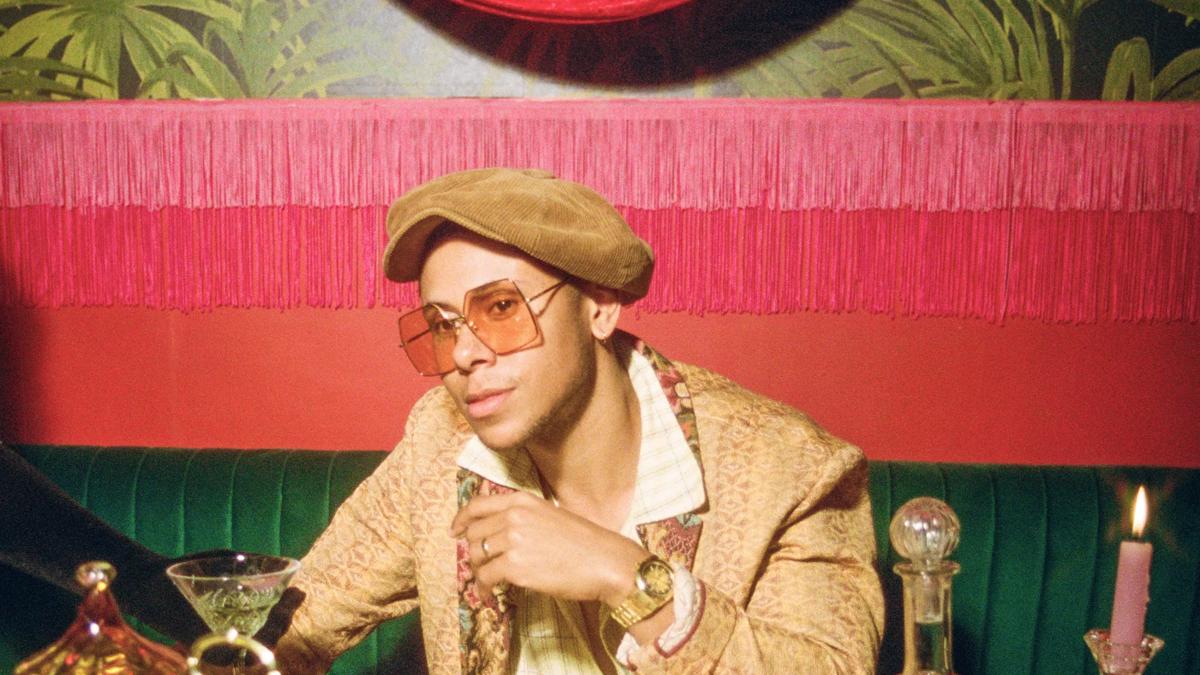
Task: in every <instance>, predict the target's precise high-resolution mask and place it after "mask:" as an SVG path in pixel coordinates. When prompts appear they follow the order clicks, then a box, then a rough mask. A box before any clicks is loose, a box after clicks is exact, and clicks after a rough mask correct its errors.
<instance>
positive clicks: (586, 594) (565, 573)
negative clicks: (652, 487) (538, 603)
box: [451, 492, 649, 606]
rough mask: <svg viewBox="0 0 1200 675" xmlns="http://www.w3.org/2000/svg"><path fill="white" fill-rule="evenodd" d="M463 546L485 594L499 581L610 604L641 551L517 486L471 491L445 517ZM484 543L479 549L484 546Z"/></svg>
mask: <svg viewBox="0 0 1200 675" xmlns="http://www.w3.org/2000/svg"><path fill="white" fill-rule="evenodd" d="M451 534H452V535H453V536H454V537H456V538H465V539H466V540H467V543H468V545H469V551H470V560H471V567H472V569H473V570H474V571H475V582H476V584H477V586H478V588H479V592H480V593H481V594H483V595H484V596H485V597H487V596H490V595H491V594H492V591H493V589H495V588H496V587H497V586H498V585H500V584H505V583H507V584H511V585H514V586H520V587H522V588H526V589H529V590H532V591H536V592H538V593H543V594H545V595H549V596H552V597H556V598H561V599H563V600H577V601H585V602H586V601H600V602H604V603H605V604H608V605H609V606H614V605H616V604H618V603H620V602H621V600H623V599H624V598H625V596H627V595H628V594H629V593H630V591H632V590H633V585H634V576H635V572H636V568H637V565H638V563H639V562H641V561H642V560H643V559H645V558H646V556H648V555H649V553H648V552H647V551H646V550H645V549H644V548H642V547H641V546H639V545H638V544H637V543H635V542H633V541H631V540H629V539H628V538H626V537H623V536H621V535H620V534H618V533H616V532H613V531H611V530H607V529H604V528H603V527H600V526H599V525H596V524H595V523H593V522H591V521H589V520H587V519H586V518H583V517H580V516H578V515H576V514H574V513H571V512H570V511H567V510H565V509H561V508H558V507H556V506H554V505H553V504H551V503H550V502H548V501H546V500H544V499H538V498H537V497H534V496H532V495H530V494H527V493H524V492H512V493H508V494H503V495H486V496H480V497H475V498H474V499H472V500H471V501H470V502H469V503H468V504H467V505H466V506H465V507H463V508H462V509H461V510H460V511H459V512H458V515H456V516H455V517H454V522H453V523H452V524H451ZM485 543H486V550H485Z"/></svg>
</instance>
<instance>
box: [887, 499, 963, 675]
mask: <svg viewBox="0 0 1200 675" xmlns="http://www.w3.org/2000/svg"><path fill="white" fill-rule="evenodd" d="M888 534H889V536H890V537H891V540H892V547H893V548H895V549H896V552H897V553H899V554H900V555H901V556H903V557H905V558H908V562H901V563H896V565H895V566H894V567H893V568H892V569H893V570H895V572H896V574H898V575H900V579H901V581H902V582H903V584H904V672H903V673H902V675H932V674H933V673H938V674H948V673H953V672H954V669H953V665H952V652H953V649H952V644H951V633H952V631H951V629H952V627H953V623H952V621H951V608H952V602H951V593H950V587H951V577H953V576H954V575H955V574H957V573H958V569H959V567H958V563H955V562H952V561H949V560H946V558H947V557H948V556H949V555H950V554H951V553H953V552H954V549H956V548H957V547H958V534H959V524H958V515H957V514H955V513H954V509H951V508H950V506H949V505H947V504H946V503H945V502H943V501H941V500H939V499H934V498H932V497H918V498H916V499H913V500H910V501H909V502H907V503H906V504H904V506H901V507H900V509H899V510H898V511H896V515H895V516H894V517H893V518H892V524H891V526H890V527H889V528H888Z"/></svg>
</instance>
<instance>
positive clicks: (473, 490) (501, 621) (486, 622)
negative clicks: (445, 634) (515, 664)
mask: <svg viewBox="0 0 1200 675" xmlns="http://www.w3.org/2000/svg"><path fill="white" fill-rule="evenodd" d="M512 491H513V490H512V488H507V487H504V486H503V485H497V484H496V483H493V482H492V481H490V480H487V479H486V478H483V477H482V476H480V475H479V474H476V473H474V472H472V471H468V470H466V469H460V470H459V472H458V507H459V508H460V509H461V508H462V507H464V506H466V505H467V502H469V501H470V500H471V498H472V497H475V496H477V495H494V494H504V493H507V492H512ZM456 556H457V566H456V572H457V577H458V621H459V634H458V635H459V638H458V639H459V645H458V646H459V655H460V656H461V658H462V672H463V673H464V674H469V675H498V674H500V673H507V672H508V658H509V652H510V650H511V645H512V616H513V606H512V603H510V602H508V598H507V596H506V595H505V594H497V595H496V597H494V598H492V599H491V600H489V601H487V602H484V600H483V599H482V598H480V597H479V593H478V592H477V590H476V588H475V575H474V572H472V570H471V562H470V554H469V552H468V550H467V541H466V540H465V539H459V540H458V544H457V552H456Z"/></svg>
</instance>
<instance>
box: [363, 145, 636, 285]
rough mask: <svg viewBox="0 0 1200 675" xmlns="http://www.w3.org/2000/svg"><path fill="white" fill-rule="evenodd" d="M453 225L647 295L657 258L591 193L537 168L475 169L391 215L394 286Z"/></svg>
mask: <svg viewBox="0 0 1200 675" xmlns="http://www.w3.org/2000/svg"><path fill="white" fill-rule="evenodd" d="M445 221H450V222H452V223H454V224H456V225H459V226H461V227H463V228H464V229H467V230H470V231H472V232H474V233H476V234H479V235H481V236H484V237H487V238H488V239H493V240H495V241H498V242H501V243H504V244H508V245H509V246H513V247H515V248H517V249H519V250H521V251H523V252H525V253H526V254H527V255H529V256H530V257H533V258H536V259H537V260H540V261H542V262H544V263H546V264H548V265H550V266H552V267H556V268H558V269H560V270H562V271H564V272H566V273H568V274H570V275H572V276H575V277H578V278H580V279H583V280H585V281H591V282H593V283H595V284H599V285H600V286H604V287H606V288H611V289H614V290H616V291H619V292H620V293H621V294H622V296H623V299H624V301H625V302H633V301H634V300H637V299H638V298H641V297H642V296H644V295H646V291H647V290H648V289H649V287H650V276H651V274H652V273H653V271H654V253H653V252H652V251H651V250H650V246H649V244H647V243H646V242H644V241H642V239H641V238H639V237H638V236H637V235H636V234H634V233H633V230H631V229H629V224H628V223H626V222H625V219H624V218H622V217H621V214H619V213H617V210H616V209H614V208H613V207H612V205H611V204H609V203H608V202H607V201H605V200H604V198H603V197H601V196H600V195H598V194H596V192H595V191H593V190H592V189H590V188H588V187H585V186H583V185H580V184H579V183H572V182H570V181H565V180H560V179H558V178H555V177H554V174H552V173H550V172H548V171H541V170H538V169H504V168H490V169H472V170H470V171H459V172H457V173H451V174H447V175H445V176H442V177H440V178H435V179H433V180H431V181H429V182H428V183H425V184H423V185H419V186H417V187H415V188H413V189H412V190H410V191H409V192H407V193H405V194H404V196H402V197H400V198H399V199H397V200H396V202H395V203H393V204H392V207H391V208H390V209H388V215H387V231H388V245H387V249H385V250H384V252H383V270H384V274H386V275H387V277H388V278H389V279H391V280H392V281H415V280H416V279H417V278H418V277H419V276H420V274H421V263H422V260H421V255H422V253H423V252H424V249H425V240H426V239H427V238H428V237H429V235H430V233H431V232H433V230H434V229H435V228H436V227H437V226H438V225H440V224H442V223H443V222H445Z"/></svg>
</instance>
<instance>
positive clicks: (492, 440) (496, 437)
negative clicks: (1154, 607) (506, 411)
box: [471, 421, 529, 452]
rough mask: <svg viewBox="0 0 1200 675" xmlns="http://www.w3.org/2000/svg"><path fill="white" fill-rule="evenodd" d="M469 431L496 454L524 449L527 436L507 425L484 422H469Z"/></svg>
mask: <svg viewBox="0 0 1200 675" xmlns="http://www.w3.org/2000/svg"><path fill="white" fill-rule="evenodd" d="M471 430H472V431H474V432H475V435H476V436H478V437H479V440H481V441H483V444H484V445H486V446H487V447H489V448H491V449H492V450H495V451H497V452H508V451H512V450H518V449H520V448H523V447H525V442H526V441H527V440H528V438H529V436H528V434H525V433H522V432H521V431H520V430H518V429H514V428H511V427H510V426H509V425H499V424H487V423H486V422H482V421H481V422H471Z"/></svg>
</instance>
